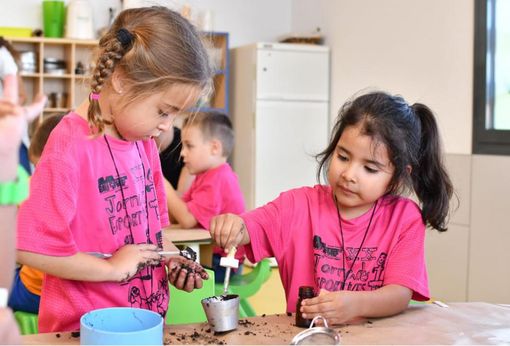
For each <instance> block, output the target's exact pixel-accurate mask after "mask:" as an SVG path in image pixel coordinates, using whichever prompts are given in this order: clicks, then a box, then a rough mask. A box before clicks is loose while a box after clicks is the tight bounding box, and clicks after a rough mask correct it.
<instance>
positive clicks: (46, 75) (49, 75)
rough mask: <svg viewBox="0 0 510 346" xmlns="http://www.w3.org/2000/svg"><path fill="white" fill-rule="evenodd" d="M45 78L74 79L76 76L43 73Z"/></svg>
mask: <svg viewBox="0 0 510 346" xmlns="http://www.w3.org/2000/svg"><path fill="white" fill-rule="evenodd" d="M42 76H43V78H57V79H58V78H73V76H74V75H72V74H69V73H66V74H52V73H43V74H42Z"/></svg>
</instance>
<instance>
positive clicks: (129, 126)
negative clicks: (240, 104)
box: [110, 84, 200, 141]
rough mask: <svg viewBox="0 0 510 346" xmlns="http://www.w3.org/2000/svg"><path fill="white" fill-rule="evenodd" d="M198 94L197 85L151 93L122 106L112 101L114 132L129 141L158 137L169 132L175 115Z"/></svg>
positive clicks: (193, 101) (185, 107)
mask: <svg viewBox="0 0 510 346" xmlns="http://www.w3.org/2000/svg"><path fill="white" fill-rule="evenodd" d="M199 95H200V89H199V88H198V87H196V86H188V85H182V84H174V85H173V86H171V87H170V88H169V89H167V90H166V91H163V92H159V93H154V94H152V95H150V96H149V97H146V98H143V99H141V100H140V101H135V102H132V103H131V104H129V105H127V106H126V107H122V104H120V103H119V102H111V103H110V109H111V114H112V118H113V122H114V128H113V130H114V132H116V133H117V135H118V136H119V137H120V138H122V139H124V140H128V141H136V140H145V139H149V138H153V137H158V136H159V135H160V134H161V133H162V132H164V131H168V130H169V129H170V127H171V126H172V124H173V121H174V120H175V117H176V116H177V114H178V113H179V112H181V111H183V110H186V109H188V108H191V107H192V106H193V105H194V104H195V103H196V100H197V99H198V97H199Z"/></svg>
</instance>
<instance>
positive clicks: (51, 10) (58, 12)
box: [42, 0, 65, 37]
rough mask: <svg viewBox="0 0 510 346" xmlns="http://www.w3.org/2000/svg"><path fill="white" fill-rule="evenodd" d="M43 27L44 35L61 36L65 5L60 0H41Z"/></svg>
mask: <svg viewBox="0 0 510 346" xmlns="http://www.w3.org/2000/svg"><path fill="white" fill-rule="evenodd" d="M42 13H43V28H44V36H45V37H63V36H64V21H65V6H64V1H62V0H43V3H42Z"/></svg>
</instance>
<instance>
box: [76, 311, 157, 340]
mask: <svg viewBox="0 0 510 346" xmlns="http://www.w3.org/2000/svg"><path fill="white" fill-rule="evenodd" d="M80 343H81V344H82V345H162V344H163V318H162V317H161V316H160V315H159V314H157V313H155V312H153V311H150V310H145V309H137V308H106V309H98V310H93V311H90V312H88V313H86V314H84V315H83V316H82V317H81V319H80Z"/></svg>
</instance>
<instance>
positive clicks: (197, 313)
mask: <svg viewBox="0 0 510 346" xmlns="http://www.w3.org/2000/svg"><path fill="white" fill-rule="evenodd" d="M205 271H206V272H207V273H208V274H209V279H208V280H204V285H203V286H202V288H200V289H195V290H193V291H191V292H186V291H183V290H178V289H177V288H175V287H174V286H172V285H170V303H169V305H168V312H167V313H166V320H165V323H166V324H187V323H200V322H205V321H207V317H206V316H205V312H204V309H203V308H202V303H201V301H202V299H204V298H209V297H212V296H214V272H213V271H212V270H210V269H206V270H205Z"/></svg>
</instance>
